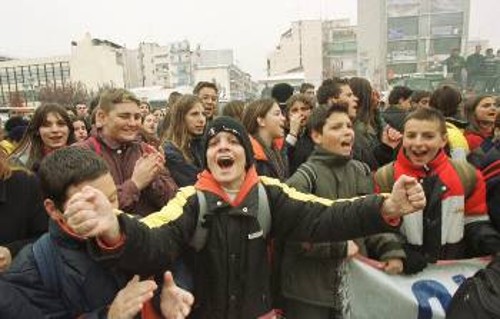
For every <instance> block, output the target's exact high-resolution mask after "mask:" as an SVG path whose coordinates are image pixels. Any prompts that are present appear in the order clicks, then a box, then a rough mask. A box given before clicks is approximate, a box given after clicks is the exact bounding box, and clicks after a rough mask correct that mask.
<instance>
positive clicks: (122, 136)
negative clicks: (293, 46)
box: [0, 77, 500, 319]
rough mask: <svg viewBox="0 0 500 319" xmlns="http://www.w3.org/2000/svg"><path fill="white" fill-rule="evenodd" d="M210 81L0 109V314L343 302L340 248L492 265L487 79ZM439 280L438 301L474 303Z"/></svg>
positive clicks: (271, 308)
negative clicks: (253, 86) (228, 95)
mask: <svg viewBox="0 0 500 319" xmlns="http://www.w3.org/2000/svg"><path fill="white" fill-rule="evenodd" d="M218 93H219V92H218V87H217V86H216V85H215V84H214V83H211V82H199V83H198V84H197V85H196V87H195V88H194V90H193V94H184V95H181V94H178V93H174V94H172V95H171V96H170V98H169V101H168V105H167V106H166V107H165V108H158V109H152V108H151V106H150V105H149V104H148V103H147V102H145V101H141V100H139V99H138V98H137V97H135V96H134V95H133V94H132V93H130V92H128V91H127V90H125V89H120V88H113V89H108V90H106V91H104V92H102V93H101V94H100V95H99V96H97V97H96V98H94V99H93V100H92V101H91V102H90V103H89V105H88V106H87V104H85V103H78V104H77V105H76V106H74V107H73V106H62V105H58V104H43V105H41V106H40V107H38V108H37V109H36V110H35V112H34V114H33V116H32V117H31V118H30V119H26V118H22V117H16V116H13V117H11V118H9V119H8V120H7V121H6V123H5V125H4V126H3V130H4V137H3V140H2V141H1V142H0V210H1V214H0V220H1V221H2V222H1V223H0V293H1V295H2V296H8V298H2V300H0V317H1V318H75V317H79V316H81V317H82V318H112V319H115V318H136V317H141V318H159V317H162V316H163V317H165V318H187V317H189V318H279V317H283V318H284V317H286V318H292V319H293V318H313V319H314V318H318V319H320V318H325V319H327V318H328V319H330V318H349V317H350V311H351V307H352V306H353V305H351V304H350V301H349V285H348V281H347V278H348V277H349V270H348V267H347V262H348V260H349V259H350V258H352V257H353V256H356V255H358V254H361V255H364V256H366V257H369V258H372V259H375V260H378V261H379V262H380V263H381V264H382V265H383V267H382V271H384V272H386V273H387V274H390V275H408V274H416V273H419V272H420V271H422V270H424V269H425V268H426V267H427V265H429V264H433V263H436V262H437V261H438V260H447V259H448V260H451V259H464V258H471V257H478V256H488V255H489V256H493V257H494V258H493V261H492V266H490V267H489V268H488V269H489V270H488V271H490V272H493V273H494V272H495V271H496V268H498V267H495V266H496V265H497V264H498V263H500V259H499V258H496V257H495V256H496V254H497V253H498V252H500V211H499V210H500V202H499V201H500V191H499V187H500V186H499V185H500V115H498V113H499V112H498V110H499V106H500V100H499V99H498V98H497V97H496V96H492V95H484V96H477V97H470V98H468V99H466V100H465V99H464V98H463V96H462V94H461V92H460V90H459V89H457V88H455V87H453V86H451V85H443V86H441V87H439V88H438V89H436V90H435V91H434V92H424V91H412V90H411V89H410V88H408V87H402V86H398V87H394V88H393V89H392V90H391V92H390V94H389V96H388V100H387V101H381V99H380V95H379V93H378V92H377V91H376V90H375V89H374V88H372V86H371V84H370V81H369V80H367V79H364V78H359V77H353V78H350V79H340V78H330V79H326V80H324V81H323V82H322V84H321V85H320V86H319V87H318V88H317V89H316V88H315V87H314V85H312V84H309V83H304V84H303V85H302V86H301V87H300V89H299V90H298V92H295V89H294V88H293V87H292V86H290V85H289V84H286V83H280V84H277V85H275V86H274V87H273V89H272V92H271V95H272V96H271V97H268V98H262V99H257V100H254V101H246V102H244V101H230V102H229V103H227V104H225V105H219V103H218V102H219V101H218V95H219V94H218ZM219 108H222V109H221V110H220V109H219ZM498 275H500V274H497V276H498ZM478 280H480V279H478ZM471 286H472V285H471V283H470V282H469V283H468V284H467V285H464V286H463V288H461V289H472V288H470V287H471ZM495 292H496V293H500V291H495ZM457 296H458V297H457V298H456V300H454V301H453V303H452V306H451V307H450V310H449V311H450V317H451V318H462V317H463V316H464V315H466V314H468V313H467V311H475V312H476V313H477V311H478V310H477V307H476V305H475V304H474V305H473V306H474V307H476V308H474V307H473V306H472V305H471V304H470V303H471V300H470V298H468V297H467V296H468V294H467V293H464V292H463V291H460V293H458V294H457ZM489 297H492V298H494V297H495V296H494V293H490V296H489ZM496 297H498V298H500V295H498V296H496ZM497 301H498V300H497ZM457 309H459V310H457ZM461 316H462V317H461ZM464 318H465V317H464Z"/></svg>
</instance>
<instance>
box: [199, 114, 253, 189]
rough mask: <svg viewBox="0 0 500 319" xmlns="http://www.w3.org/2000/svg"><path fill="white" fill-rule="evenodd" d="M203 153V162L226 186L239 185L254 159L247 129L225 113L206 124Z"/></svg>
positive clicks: (228, 187) (237, 186) (229, 187)
mask: <svg viewBox="0 0 500 319" xmlns="http://www.w3.org/2000/svg"><path fill="white" fill-rule="evenodd" d="M204 155H205V156H204V164H205V165H204V166H205V167H206V168H207V169H208V170H209V171H210V172H211V173H212V175H213V177H214V179H215V180H216V181H217V182H219V183H220V184H221V185H222V187H224V188H227V189H237V188H239V186H241V183H242V182H243V180H244V178H245V172H246V171H247V170H248V169H249V168H250V166H252V164H253V162H254V157H253V151H252V144H251V142H250V138H249V135H248V132H247V130H246V129H245V127H244V126H243V125H242V124H241V123H240V122H238V121H236V120H235V119H233V118H231V117H228V116H220V117H218V118H216V119H215V120H213V121H212V122H210V124H209V125H208V126H207V129H206V131H205V136H204Z"/></svg>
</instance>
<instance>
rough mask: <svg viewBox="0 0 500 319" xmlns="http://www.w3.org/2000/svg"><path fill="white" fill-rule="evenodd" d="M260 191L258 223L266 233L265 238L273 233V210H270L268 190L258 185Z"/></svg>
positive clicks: (260, 184)
mask: <svg viewBox="0 0 500 319" xmlns="http://www.w3.org/2000/svg"><path fill="white" fill-rule="evenodd" d="M257 185H258V191H259V208H258V209H259V211H258V212H257V221H258V222H259V225H260V228H262V232H263V233H264V238H266V237H267V235H268V234H269V232H270V231H271V209H270V208H269V199H268V198H267V193H266V189H265V188H264V185H262V183H259V184H257Z"/></svg>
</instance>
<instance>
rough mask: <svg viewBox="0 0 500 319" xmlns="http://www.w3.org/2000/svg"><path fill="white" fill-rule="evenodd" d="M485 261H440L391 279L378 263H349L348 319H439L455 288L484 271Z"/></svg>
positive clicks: (355, 261)
mask: <svg viewBox="0 0 500 319" xmlns="http://www.w3.org/2000/svg"><path fill="white" fill-rule="evenodd" d="M487 263H488V260H487V259H480V258H477V259H467V260H454V261H442V262H439V263H438V264H432V265H429V266H428V267H427V268H426V269H424V271H422V272H420V273H418V274H415V275H411V276H408V275H402V276H391V275H387V274H386V273H385V272H383V271H381V270H379V269H377V267H381V265H380V263H377V262H375V261H373V260H369V259H366V258H359V259H358V258H355V259H353V260H352V261H351V262H350V263H349V268H350V269H349V273H350V275H349V277H350V278H349V279H350V292H351V309H352V316H351V319H365V318H366V319H377V318H380V319H387V318H397V319H438V318H445V309H446V307H447V306H448V305H449V303H450V301H451V298H452V296H453V294H454V293H455V291H456V290H457V289H458V286H459V285H460V284H461V283H462V282H463V281H464V280H465V279H466V278H468V277H471V276H472V275H474V274H475V273H476V272H477V271H478V270H479V269H481V268H484V267H485V266H486V265H487Z"/></svg>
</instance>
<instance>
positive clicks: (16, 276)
mask: <svg viewBox="0 0 500 319" xmlns="http://www.w3.org/2000/svg"><path fill="white" fill-rule="evenodd" d="M49 231H50V240H52V243H53V244H54V245H53V247H54V248H55V249H56V250H57V253H58V254H60V256H61V258H62V259H61V260H62V261H63V265H59V267H56V266H55V265H54V264H50V266H51V267H56V268H55V269H57V270H58V272H57V273H58V275H59V276H60V277H59V278H60V280H61V287H60V289H59V290H58V293H55V292H53V291H52V289H51V287H47V286H46V285H44V279H43V278H42V275H41V273H42V272H41V271H40V269H39V267H38V264H37V260H35V256H34V253H33V245H28V246H26V247H25V248H24V249H23V250H21V252H19V254H18V256H17V257H16V258H15V259H14V261H13V263H12V265H11V267H10V268H9V269H8V271H7V272H5V273H4V274H3V279H4V280H6V281H7V282H9V283H10V284H11V285H12V286H13V287H14V288H15V289H16V290H17V291H19V292H20V293H21V294H22V295H24V296H25V297H26V299H27V300H28V301H29V305H31V306H34V307H36V308H38V309H39V310H40V311H41V312H42V313H43V315H44V317H49V318H76V317H78V316H82V318H88V319H90V318H106V317H107V307H108V306H109V305H110V304H111V303H112V302H113V300H114V298H115V296H116V294H117V293H118V291H119V290H120V289H121V288H123V287H125V285H126V284H127V277H126V276H125V275H123V274H120V273H116V272H111V271H109V270H107V269H106V268H104V267H103V266H102V265H100V264H98V263H97V262H95V261H93V260H92V259H91V258H90V257H89V256H88V254H87V251H86V241H81V240H77V239H74V238H70V237H69V235H67V234H65V233H63V232H62V230H61V229H60V228H59V227H58V226H57V225H56V224H55V223H54V222H52V221H51V222H50V224H49ZM70 286H72V287H70ZM75 287H76V291H77V292H78V293H77V294H76V297H77V298H74V299H71V298H69V299H68V296H70V295H74V294H71V293H69V291H70V290H72V291H75V290H74V289H75ZM75 299H77V300H75Z"/></svg>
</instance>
